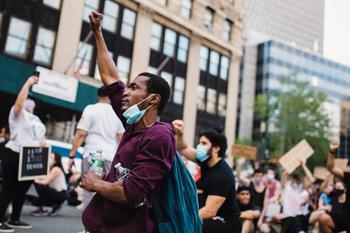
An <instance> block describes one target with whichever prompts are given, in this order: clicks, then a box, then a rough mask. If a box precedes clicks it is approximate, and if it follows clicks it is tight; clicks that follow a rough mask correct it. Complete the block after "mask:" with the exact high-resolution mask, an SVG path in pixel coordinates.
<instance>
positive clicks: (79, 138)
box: [68, 129, 88, 170]
mask: <svg viewBox="0 0 350 233" xmlns="http://www.w3.org/2000/svg"><path fill="white" fill-rule="evenodd" d="M87 134H88V133H87V131H85V130H82V129H77V131H76V132H75V135H74V138H73V142H72V149H71V150H70V152H69V161H68V170H70V169H72V166H73V163H74V157H75V154H76V153H77V150H78V149H79V147H80V146H81V145H82V144H83V142H84V141H85V138H86V136H87Z"/></svg>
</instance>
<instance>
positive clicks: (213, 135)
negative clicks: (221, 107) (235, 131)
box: [199, 129, 227, 158]
mask: <svg viewBox="0 0 350 233" xmlns="http://www.w3.org/2000/svg"><path fill="white" fill-rule="evenodd" d="M202 136H204V137H206V138H208V139H209V141H210V143H211V145H212V147H214V146H217V147H220V151H219V157H221V158H225V153H226V149H227V139H226V137H225V135H223V134H222V133H221V132H220V130H219V129H212V130H208V131H203V132H201V133H200V134H199V137H202Z"/></svg>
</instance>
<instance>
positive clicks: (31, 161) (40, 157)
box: [18, 146, 50, 180]
mask: <svg viewBox="0 0 350 233" xmlns="http://www.w3.org/2000/svg"><path fill="white" fill-rule="evenodd" d="M49 154H50V147H39V146H23V147H22V150H21V154H20V157H19V169H18V180H34V179H36V178H41V177H45V176H47V174H48V173H49V169H50V167H49Z"/></svg>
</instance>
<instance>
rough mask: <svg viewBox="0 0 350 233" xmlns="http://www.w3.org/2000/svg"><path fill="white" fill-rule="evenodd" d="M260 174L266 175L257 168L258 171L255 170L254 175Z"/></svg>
mask: <svg viewBox="0 0 350 233" xmlns="http://www.w3.org/2000/svg"><path fill="white" fill-rule="evenodd" d="M258 173H263V174H264V172H263V171H262V170H261V169H260V168H257V169H255V170H254V175H255V174H258Z"/></svg>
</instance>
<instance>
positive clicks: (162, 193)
mask: <svg viewBox="0 0 350 233" xmlns="http://www.w3.org/2000/svg"><path fill="white" fill-rule="evenodd" d="M152 205H153V214H154V216H155V220H156V226H155V233H202V220H201V218H200V217H199V211H198V208H199V207H198V198H197V189H196V185H195V183H194V180H193V178H192V176H191V174H190V173H189V171H188V170H187V168H186V166H185V164H184V162H183V161H182V159H181V157H180V156H179V154H178V153H176V154H175V156H174V160H173V165H172V168H171V170H170V172H169V173H168V175H167V177H166V178H165V182H164V183H163V184H162V185H161V186H159V187H158V188H156V190H155V192H153V193H152Z"/></svg>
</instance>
